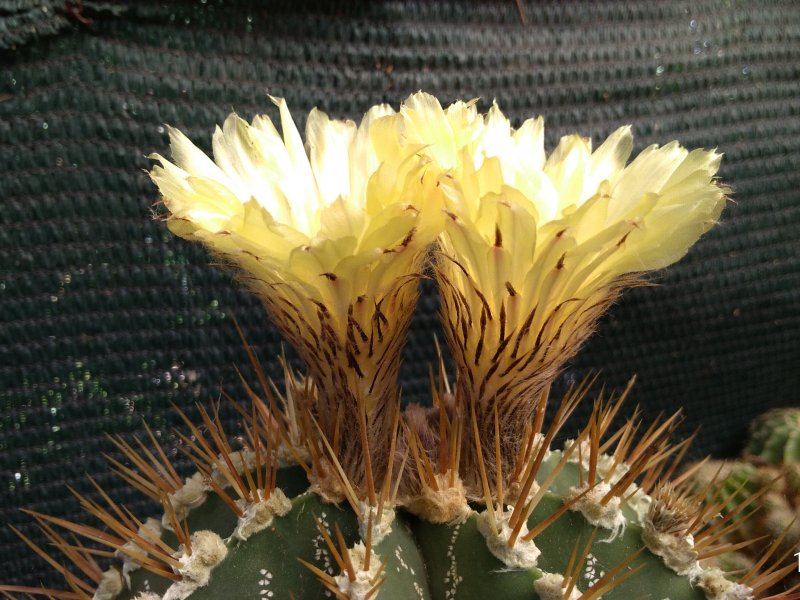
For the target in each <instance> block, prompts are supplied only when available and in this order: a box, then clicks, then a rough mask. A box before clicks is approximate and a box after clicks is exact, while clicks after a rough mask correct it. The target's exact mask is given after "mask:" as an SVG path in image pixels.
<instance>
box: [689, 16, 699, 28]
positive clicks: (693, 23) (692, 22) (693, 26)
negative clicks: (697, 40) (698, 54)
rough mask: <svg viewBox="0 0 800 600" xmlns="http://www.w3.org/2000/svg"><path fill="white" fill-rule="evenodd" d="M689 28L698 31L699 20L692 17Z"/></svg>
mask: <svg viewBox="0 0 800 600" xmlns="http://www.w3.org/2000/svg"><path fill="white" fill-rule="evenodd" d="M689 29H691V30H692V31H697V20H696V19H692V20H691V21H689Z"/></svg>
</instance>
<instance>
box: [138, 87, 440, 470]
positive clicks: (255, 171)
mask: <svg viewBox="0 0 800 600" xmlns="http://www.w3.org/2000/svg"><path fill="white" fill-rule="evenodd" d="M273 101H274V102H275V104H277V106H278V108H279V111H280V116H281V125H282V129H283V136H282V137H281V136H280V135H279V133H278V131H277V130H276V128H275V127H274V126H273V124H272V122H271V121H270V119H269V118H268V117H266V116H257V117H255V119H253V122H252V123H247V122H246V121H244V120H243V119H241V118H239V117H238V116H236V115H230V116H229V117H228V118H227V119H226V121H225V123H224V125H223V126H222V128H221V129H220V128H217V130H216V132H215V133H214V136H213V151H214V160H213V161H212V160H211V159H210V158H209V157H207V156H206V155H205V154H204V153H203V152H202V151H200V150H199V149H198V148H196V147H195V146H194V145H193V144H192V143H191V142H190V141H189V140H188V139H187V138H186V137H185V136H184V135H183V134H181V133H180V132H178V131H177V130H174V129H170V142H171V149H172V155H173V158H174V164H173V163H171V162H170V161H168V160H166V159H165V158H163V157H162V156H159V155H154V156H153V158H154V159H156V160H157V161H158V162H159V163H160V166H155V167H154V168H153V170H152V172H151V173H150V175H151V177H152V179H153V181H154V182H155V183H156V185H157V186H158V188H159V190H160V192H161V194H162V196H163V201H164V204H165V206H166V207H167V209H169V212H170V214H169V225H170V227H171V229H172V230H173V231H174V232H176V233H177V234H179V235H181V236H183V237H186V238H190V239H195V240H199V241H201V242H203V243H204V244H206V245H207V246H208V247H209V248H210V249H211V250H212V251H214V252H215V253H216V254H217V255H218V256H221V257H223V258H224V259H225V260H226V261H227V262H229V263H230V264H231V265H233V266H234V267H236V269H237V272H238V274H239V276H240V278H241V279H242V280H243V281H244V282H245V283H246V284H247V285H248V286H249V287H250V288H251V289H252V290H253V291H254V292H255V293H257V294H258V295H259V296H260V297H261V298H262V299H263V301H264V303H265V305H266V307H267V309H268V311H269V313H270V314H271V316H272V317H273V320H274V321H275V322H276V324H277V325H278V327H279V328H280V330H281V332H282V333H283V334H284V336H285V337H286V338H287V339H288V340H289V341H290V342H291V343H292V344H293V345H294V346H295V348H296V349H297V351H298V353H299V354H300V355H301V357H302V358H303V359H304V361H305V362H306V364H307V366H308V369H309V373H310V375H311V377H312V379H313V381H314V382H315V385H316V386H317V389H318V394H319V398H320V402H319V405H318V406H316V407H315V408H314V410H315V418H318V420H319V422H320V425H321V427H322V428H323V430H324V431H325V432H326V433H330V434H331V439H333V438H334V437H339V434H341V436H344V435H345V433H346V431H345V430H344V429H343V430H341V431H339V430H338V429H337V427H338V425H337V423H339V422H345V421H346V422H349V423H352V424H353V425H351V426H352V427H357V426H356V425H355V423H357V419H355V418H353V416H354V414H353V413H352V412H351V413H350V414H348V413H347V411H348V410H349V411H356V410H357V408H356V407H357V406H359V403H363V406H364V407H365V409H366V412H367V413H368V414H369V415H372V414H379V415H380V416H381V417H382V418H383V417H385V415H386V414H387V411H383V410H382V408H384V407H385V406H386V405H387V403H388V402H392V401H395V400H396V389H395V388H396V376H397V369H398V366H399V354H400V350H401V348H402V344H403V341H404V337H405V332H406V329H407V327H408V324H409V320H410V317H411V313H412V311H413V307H414V304H415V301H416V297H417V285H416V278H417V276H418V274H419V271H420V268H421V263H422V259H423V256H424V252H425V250H426V248H427V247H428V246H429V245H430V243H431V242H432V241H433V239H434V238H435V236H436V235H437V234H438V230H437V229H436V227H437V225H436V221H437V220H440V219H441V218H440V216H439V213H440V211H439V210H434V211H433V212H432V214H433V215H434V217H433V218H431V219H429V218H427V217H426V215H427V214H428V213H430V212H431V211H428V210H421V209H422V207H423V206H425V205H426V203H427V202H428V201H429V199H431V198H433V196H434V195H435V194H436V193H437V192H436V189H435V181H434V179H433V177H431V176H426V174H425V173H424V172H421V171H422V170H423V166H422V164H421V163H420V161H419V160H418V159H417V158H416V156H415V148H411V147H409V148H406V149H402V148H400V147H399V146H398V144H397V133H396V131H395V130H396V124H397V117H396V116H393V115H394V111H393V110H392V109H391V108H389V107H388V106H385V105H384V106H376V107H373V108H372V109H370V110H369V112H367V114H366V115H365V116H364V118H363V120H362V121H361V124H360V125H358V126H357V125H356V124H355V123H353V122H352V121H336V120H331V119H329V118H328V116H327V115H326V114H325V113H323V112H321V111H318V110H316V109H314V110H312V111H311V113H310V114H309V116H308V121H307V124H306V145H305V147H304V145H303V142H302V140H301V137H300V134H299V133H298V131H297V129H296V127H295V125H294V123H293V121H292V117H291V115H290V113H289V110H288V108H287V106H286V102H285V101H284V100H283V99H274V100H273ZM342 406H344V411H345V412H344V413H343V412H342V410H343V409H342ZM356 414H357V413H356ZM342 427H345V425H342ZM337 431H338V434H337V435H334V432H337ZM353 433H354V434H355V435H356V436H357V435H358V433H357V432H353ZM348 435H349V434H348ZM341 458H342V461H343V462H347V461H350V460H360V459H356V458H354V457H341ZM359 466H360V465H359ZM362 471H363V468H362Z"/></svg>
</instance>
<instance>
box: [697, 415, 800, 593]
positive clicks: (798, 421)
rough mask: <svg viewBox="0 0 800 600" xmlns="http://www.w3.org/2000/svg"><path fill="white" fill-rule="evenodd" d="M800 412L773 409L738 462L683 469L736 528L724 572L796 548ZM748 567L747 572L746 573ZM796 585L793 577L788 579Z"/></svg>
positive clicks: (755, 426) (758, 424)
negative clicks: (769, 553)
mask: <svg viewBox="0 0 800 600" xmlns="http://www.w3.org/2000/svg"><path fill="white" fill-rule="evenodd" d="M799 444H800V410H798V409H795V408H779V409H773V410H771V411H769V412H767V413H765V414H763V415H761V416H760V417H758V418H757V419H756V420H755V421H754V422H753V424H752V426H751V434H750V438H749V439H748V442H747V445H746V447H745V450H744V452H743V455H742V457H741V458H739V459H736V460H724V461H720V460H711V461H708V460H707V461H703V462H702V463H697V464H696V465H694V466H693V467H690V468H689V469H688V470H687V475H690V476H689V477H688V480H689V481H691V488H692V489H693V490H694V491H695V492H699V491H700V490H701V489H702V490H706V494H705V498H704V500H703V501H704V502H705V503H706V504H707V505H711V504H715V503H717V506H718V507H719V511H720V519H725V520H728V521H732V522H734V523H735V526H734V527H731V530H730V531H729V532H727V533H726V534H725V536H724V538H723V539H724V541H725V542H727V543H728V544H729V545H730V547H731V548H738V550H735V551H731V552H728V553H726V554H723V555H720V556H719V557H718V559H717V560H721V561H723V562H725V561H727V562H728V563H730V564H729V565H727V566H726V565H722V566H723V570H725V571H735V570H736V567H737V566H738V565H742V564H748V563H749V565H750V567H752V565H754V564H755V563H756V561H758V560H759V558H760V557H761V556H763V554H764V552H765V551H766V550H767V549H768V548H769V547H771V546H777V547H778V548H779V552H783V553H785V554H787V555H788V554H791V553H793V552H796V550H797V548H798V545H799V544H800V519H798V516H800V512H798V511H800V486H799V485H798V482H800V445H799ZM750 567H748V569H749V568H750ZM790 579H791V581H794V582H797V581H798V578H797V574H796V573H795V574H794V576H793V577H791V578H790Z"/></svg>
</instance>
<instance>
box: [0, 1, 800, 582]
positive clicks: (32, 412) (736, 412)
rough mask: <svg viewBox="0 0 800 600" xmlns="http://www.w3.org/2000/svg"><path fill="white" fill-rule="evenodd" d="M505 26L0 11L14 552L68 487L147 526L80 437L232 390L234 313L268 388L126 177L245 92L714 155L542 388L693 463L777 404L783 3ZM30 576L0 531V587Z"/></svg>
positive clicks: (267, 335)
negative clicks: (665, 419)
mask: <svg viewBox="0 0 800 600" xmlns="http://www.w3.org/2000/svg"><path fill="white" fill-rule="evenodd" d="M523 8H524V10H525V15H526V22H525V23H523V22H522V19H521V16H520V13H519V11H518V9H517V6H516V4H515V3H514V2H513V1H512V0H508V1H499V0H498V1H497V2H478V3H465V2H423V1H419V2H405V1H401V0H398V1H395V2H326V1H324V0H320V1H319V2H305V1H301V0H292V1H291V2H272V3H263V2H255V1H253V2H242V1H236V0H224V1H223V0H198V1H196V2H175V3H168V4H167V3H163V2H161V3H159V2H149V1H144V0H142V1H138V2H135V3H134V2H126V3H123V2H119V3H114V2H90V1H88V0H86V1H84V2H83V3H82V4H81V3H79V2H66V3H64V2H59V1H55V0H52V1H47V0H0V48H2V50H0V60H1V61H2V70H1V71H0V173H2V176H1V177H0V203H2V210H0V410H1V411H2V416H1V417H0V489H1V490H2V491H1V492H0V511H1V513H0V522H3V523H10V524H14V525H15V526H17V527H19V528H20V529H21V530H22V531H24V532H25V533H27V534H29V535H31V536H32V537H33V538H34V539H37V540H39V539H40V538H39V536H37V535H36V533H35V531H34V528H33V527H32V526H31V525H30V519H28V518H27V517H26V516H24V515H22V514H20V513H19V512H18V511H17V507H20V506H23V507H28V508H31V509H35V510H39V511H44V512H49V513H52V514H55V515H58V516H65V517H69V518H77V517H78V515H79V510H78V508H77V503H76V502H74V501H73V500H72V499H70V497H69V493H68V491H67V490H66V488H65V483H68V484H70V485H72V486H74V487H76V489H78V490H81V491H89V487H90V486H89V484H88V483H87V482H86V480H85V479H84V474H85V473H88V474H90V475H92V476H93V477H95V478H96V480H97V481H98V482H99V483H101V484H102V485H103V486H105V487H106V489H108V490H109V491H110V493H111V494H112V495H113V497H115V498H116V499H118V500H120V501H124V502H126V503H128V504H129V506H130V507H131V508H132V509H133V510H134V512H137V513H138V514H140V515H144V514H146V513H147V511H149V510H152V507H151V506H149V505H148V504H147V503H146V502H144V501H142V500H141V499H140V498H139V497H138V495H136V494H134V493H133V492H132V491H129V490H125V489H123V487H122V486H121V484H120V483H119V482H118V481H117V480H116V479H115V478H114V477H113V476H111V475H109V474H108V469H107V467H106V463H105V461H104V459H103V457H102V456H101V455H102V453H111V454H113V453H114V450H113V446H112V444H111V443H110V442H109V441H108V439H107V438H106V437H105V436H106V434H107V433H115V434H121V435H123V436H126V437H130V436H132V435H133V434H135V433H137V432H139V433H141V432H142V426H141V420H142V418H143V417H144V418H147V420H148V421H149V422H150V424H151V425H152V426H153V427H154V429H155V430H157V431H158V432H159V434H160V435H161V436H162V440H163V442H164V444H165V445H166V446H167V447H168V448H171V449H173V450H176V449H177V442H176V439H175V436H174V435H173V434H171V433H170V428H171V427H172V426H174V425H177V418H176V417H175V416H174V414H173V413H172V412H171V409H170V403H171V402H174V403H176V404H177V405H178V406H181V407H183V408H184V409H186V410H187V411H188V412H189V413H193V412H194V409H193V408H192V404H193V403H194V402H196V401H206V402H207V401H209V400H212V399H216V398H218V397H219V395H220V386H224V388H225V389H226V390H227V391H228V392H230V393H231V394H232V395H234V396H236V395H239V396H241V393H242V388H241V386H240V385H239V384H238V379H237V375H236V372H235V369H234V367H235V366H237V365H238V366H245V365H246V355H245V353H244V351H243V348H242V345H241V343H240V341H239V340H238V338H237V335H236V332H235V329H234V326H233V319H234V318H235V319H237V320H238V321H239V323H241V325H242V327H243V328H244V330H245V332H246V334H247V336H248V338H249V340H250V342H251V343H252V344H253V345H254V346H255V347H256V349H257V351H258V352H259V354H260V356H261V357H262V360H263V361H264V363H265V364H266V365H269V366H268V370H269V372H270V374H271V375H273V376H277V375H278V374H279V373H278V369H277V368H276V367H277V362H276V361H273V360H271V357H272V356H274V355H275V354H277V353H278V352H279V351H280V341H279V338H278V336H277V334H276V332H275V330H274V329H273V327H272V326H271V325H270V323H268V322H267V321H266V319H265V318H264V316H263V312H262V310H261V308H260V307H259V304H258V302H257V301H256V300H254V299H253V298H251V297H249V296H248V295H247V294H245V293H244V292H241V291H239V289H238V288H237V287H236V285H235V284H234V283H233V281H232V278H231V276H230V274H228V273H226V272H223V271H220V270H217V269H216V268H214V267H212V266H209V262H210V258H209V256H208V255H207V254H206V253H205V251H204V250H203V249H202V248H200V247H199V246H196V245H192V244H190V243H187V242H184V241H182V240H180V239H177V238H174V237H173V236H172V235H171V234H169V233H168V232H167V231H166V228H165V227H164V225H163V223H159V222H154V221H153V220H152V219H151V207H152V205H153V203H154V201H155V200H156V199H157V194H156V192H155V189H154V187H153V185H152V184H151V183H150V182H149V180H148V178H147V176H146V174H145V173H144V170H145V169H148V168H149V164H150V163H149V161H148V160H147V159H146V158H145V156H146V155H147V154H149V153H150V152H153V151H158V152H162V153H164V154H166V146H167V136H166V133H165V129H164V124H165V123H169V124H171V125H174V126H177V127H179V128H180V129H182V130H183V131H184V132H186V133H187V134H188V135H189V136H190V137H191V138H192V139H193V140H195V141H196V142H198V143H199V144H200V145H201V146H202V147H203V148H205V149H208V148H209V145H210V135H211V132H212V129H213V126H214V125H215V124H217V123H221V122H222V120H223V119H224V117H225V116H226V115H227V114H228V113H229V112H230V111H231V110H232V109H233V110H236V111H237V112H238V113H240V114H241V115H243V116H245V117H247V118H250V117H252V116H253V114H255V113H256V112H264V111H267V112H270V111H273V110H274V107H273V106H272V104H271V103H270V102H269V100H268V99H267V96H266V94H267V93H270V94H273V95H279V96H285V97H286V98H287V100H288V102H289V106H290V107H291V108H292V110H293V112H294V115H295V117H296V119H297V121H298V124H299V125H300V126H301V127H302V124H303V120H304V118H303V115H304V114H305V113H307V111H308V110H309V109H310V108H311V107H313V106H318V107H320V108H322V109H324V110H325V111H327V112H328V113H329V114H331V115H335V116H338V117H349V118H357V117H358V116H359V115H360V114H361V113H363V112H364V111H365V110H366V109H367V108H368V107H369V106H371V105H373V104H375V103H378V102H382V101H385V102H390V103H392V104H394V105H395V106H397V104H398V102H399V101H400V100H401V99H403V98H404V97H406V96H407V95H408V94H409V93H411V92H414V91H416V90H418V89H424V90H427V91H431V92H433V93H435V94H436V95H437V96H438V97H439V98H440V99H441V100H442V101H443V102H449V101H452V100H454V99H458V98H474V97H478V98H480V99H481V101H480V106H481V108H482V109H486V108H487V107H488V106H489V104H490V103H491V101H492V99H495V98H496V99H497V101H498V102H499V103H500V105H501V107H502V108H503V109H504V110H505V111H506V113H507V114H508V115H509V116H511V117H512V119H513V121H514V123H515V124H519V123H520V122H521V120H522V119H523V118H524V117H528V116H533V115H536V114H542V115H544V116H545V119H546V134H547V144H548V147H549V148H553V146H554V145H555V143H556V142H557V140H558V139H559V137H560V136H561V135H564V134H567V133H572V132H574V131H579V132H581V133H583V134H585V135H590V136H591V137H592V139H593V140H594V141H595V143H598V142H599V141H600V140H601V139H602V138H603V137H604V136H605V135H607V134H608V133H609V132H611V131H612V130H613V129H615V128H616V127H618V126H619V125H622V124H626V123H632V124H633V129H634V132H635V135H636V145H637V148H636V149H637V151H638V150H639V149H642V148H644V147H645V146H646V145H648V144H650V143H654V142H660V143H665V142H667V141H670V140H672V139H679V140H680V141H681V142H682V143H683V144H684V145H686V146H688V147H707V148H710V147H718V148H719V149H720V150H721V151H722V152H724V153H725V159H724V163H723V167H722V171H721V176H722V178H723V179H724V180H725V181H726V182H727V183H728V184H729V185H730V186H731V187H732V188H733V189H734V191H735V194H734V197H733V198H734V202H732V203H730V205H729V206H728V207H727V209H726V211H725V213H724V215H723V219H722V221H723V222H722V225H721V226H719V227H717V228H716V229H714V230H713V231H712V232H711V233H710V234H708V235H707V236H705V237H704V238H703V239H702V240H701V242H700V243H699V244H698V245H697V246H696V247H695V248H694V249H693V250H692V251H691V252H690V254H689V256H688V257H687V258H686V259H684V260H683V261H682V262H680V263H679V264H677V265H675V266H673V267H670V268H669V269H668V270H666V271H665V272H663V273H662V274H660V275H659V276H658V277H657V278H656V279H655V280H654V281H656V282H657V283H659V284H660V285H659V286H657V287H649V288H644V289H635V290H631V291H629V292H628V293H626V294H625V295H624V298H623V299H622V301H621V302H619V303H618V304H617V305H616V306H615V307H614V308H613V310H612V311H611V313H610V314H609V315H608V316H607V318H605V319H604V321H603V322H602V324H601V326H600V328H599V331H598V333H597V334H596V335H595V336H594V337H593V338H592V339H591V341H590V343H589V344H588V345H587V346H586V347H585V348H584V350H583V351H582V352H581V354H580V355H579V356H578V357H576V358H575V359H574V360H573V361H572V363H570V365H569V367H568V369H567V370H566V371H565V372H564V374H563V375H562V377H561V378H560V379H559V381H558V385H557V386H556V388H557V389H556V392H557V393H560V392H562V391H563V390H564V389H565V387H566V386H567V385H568V384H569V383H570V382H575V381H577V380H579V379H581V378H582V377H584V376H585V375H586V374H587V373H589V372H590V371H592V370H598V369H601V370H602V375H601V379H602V381H604V382H605V384H606V386H607V387H609V388H620V387H622V386H623V385H624V384H625V382H626V380H627V379H628V378H629V377H630V376H631V375H632V374H634V373H636V374H638V376H639V379H638V383H637V385H636V388H635V393H634V395H633V401H634V402H639V403H641V404H642V407H643V411H644V417H645V419H646V420H649V419H652V418H653V417H655V416H656V415H657V414H658V413H659V412H661V411H665V410H666V411H672V410H674V409H676V408H677V407H679V406H683V407H684V411H685V415H686V419H685V423H684V424H683V426H682V428H681V432H682V433H683V434H687V433H689V432H691V431H692V430H694V429H695V428H696V427H698V426H702V432H701V434H700V437H699V438H698V441H697V443H696V445H695V450H694V453H695V456H699V455H703V454H706V453H714V454H716V455H730V454H734V453H736V452H737V451H738V449H739V447H740V444H741V441H742V438H743V436H744V435H745V433H746V427H747V423H748V422H749V421H750V420H751V419H752V418H753V417H754V416H755V415H756V414H758V413H760V412H762V411H764V410H765V409H767V408H769V407H772V406H778V405H785V404H792V403H794V404H797V403H798V400H799V399H800V392H798V390H799V389H800V368H799V367H800V344H798V341H800V310H799V309H800V251H798V239H800V192H798V190H800V169H798V165H800V77H799V76H800V5H798V4H797V3H795V2H745V1H730V0H725V1H721V2H651V1H649V0H646V1H645V0H643V1H640V2H623V1H620V2H583V3H581V2H572V3H564V4H562V3H556V2H552V3H548V2H543V3H538V2H537V3H532V2H525V3H523ZM270 114H272V115H273V117H274V116H275V115H274V112H271V113H270ZM423 290H424V296H423V298H422V300H421V302H420V305H419V307H418V311H417V314H416V318H415V322H414V327H413V331H412V333H411V336H410V339H409V342H408V346H407V350H406V352H405V356H404V366H403V380H402V383H403V390H404V391H403V395H404V398H405V400H407V401H419V402H424V401H426V398H427V392H426V390H427V387H428V382H427V371H426V369H427V364H428V363H429V362H430V361H431V360H432V359H433V356H434V349H433V348H434V346H433V344H432V332H435V331H437V330H438V325H437V306H438V304H437V299H436V295H435V288H434V286H433V285H431V284H430V283H427V282H426V283H424V284H423ZM244 371H245V374H247V373H248V371H247V369H244ZM632 406H633V402H632V403H631V406H630V407H629V410H630V409H631V408H632ZM222 414H223V416H224V418H225V419H226V421H227V422H229V423H230V424H233V423H234V421H235V417H234V414H233V411H230V410H228V409H225V408H223V409H222ZM583 416H584V417H585V413H583ZM576 422H580V415H579V418H578V419H577V421H576ZM573 431H574V428H573ZM45 573H48V574H45ZM54 580H55V578H51V576H50V575H49V572H48V570H47V569H46V568H44V567H43V562H42V561H40V560H38V559H36V558H34V557H33V556H32V553H30V552H29V551H27V550H26V549H25V547H24V545H23V544H22V542H20V541H19V540H17V539H16V537H15V536H14V535H13V534H12V533H11V532H10V531H9V530H8V529H7V528H1V529H0V581H4V582H9V581H14V582H16V583H20V584H30V585H35V584H37V583H38V582H39V581H43V582H45V583H50V582H53V581H54Z"/></svg>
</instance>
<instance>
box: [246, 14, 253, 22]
mask: <svg viewBox="0 0 800 600" xmlns="http://www.w3.org/2000/svg"><path fill="white" fill-rule="evenodd" d="M247 22H248V23H252V22H253V17H251V16H250V15H247Z"/></svg>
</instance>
